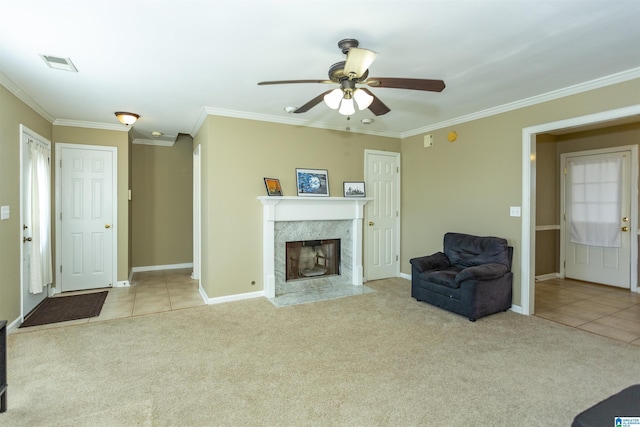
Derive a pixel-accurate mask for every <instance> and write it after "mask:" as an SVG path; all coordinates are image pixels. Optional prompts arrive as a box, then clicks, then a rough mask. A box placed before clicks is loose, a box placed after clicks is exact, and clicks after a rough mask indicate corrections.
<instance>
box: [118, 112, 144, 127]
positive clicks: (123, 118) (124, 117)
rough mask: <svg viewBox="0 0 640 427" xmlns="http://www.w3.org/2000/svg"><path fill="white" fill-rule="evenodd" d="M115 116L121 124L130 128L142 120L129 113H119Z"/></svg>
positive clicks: (136, 115)
mask: <svg viewBox="0 0 640 427" xmlns="http://www.w3.org/2000/svg"><path fill="white" fill-rule="evenodd" d="M115 115H116V117H117V118H118V120H120V123H122V124H123V125H125V126H130V125H132V124H134V123H135V122H136V121H137V120H138V119H139V118H140V116H139V115H138V114H135V113H127V112H125V111H117V112H116V113H115Z"/></svg>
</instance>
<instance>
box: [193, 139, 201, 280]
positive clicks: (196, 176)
mask: <svg viewBox="0 0 640 427" xmlns="http://www.w3.org/2000/svg"><path fill="white" fill-rule="evenodd" d="M200 154H201V150H200V145H198V146H197V147H196V148H195V149H194V150H193V273H192V275H191V278H192V279H193V280H197V281H198V287H199V286H200V270H201V256H200V253H201V251H202V231H201V230H202V212H201V211H200V209H201V206H202V199H201V190H200V188H201V186H202V157H201V155H200Z"/></svg>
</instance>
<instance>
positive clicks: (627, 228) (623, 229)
mask: <svg viewBox="0 0 640 427" xmlns="http://www.w3.org/2000/svg"><path fill="white" fill-rule="evenodd" d="M620 230H622V231H629V227H620Z"/></svg>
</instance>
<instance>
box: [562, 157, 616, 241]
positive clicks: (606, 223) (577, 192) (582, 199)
mask: <svg viewBox="0 0 640 427" xmlns="http://www.w3.org/2000/svg"><path fill="white" fill-rule="evenodd" d="M570 179H571V187H570V191H571V206H570V209H571V242H572V243H578V244H582V245H590V246H603V247H609V248H619V247H621V246H622V243H621V232H620V219H621V214H622V159H621V158H620V157H618V158H602V159H584V160H582V159H581V160H573V161H571V165H570Z"/></svg>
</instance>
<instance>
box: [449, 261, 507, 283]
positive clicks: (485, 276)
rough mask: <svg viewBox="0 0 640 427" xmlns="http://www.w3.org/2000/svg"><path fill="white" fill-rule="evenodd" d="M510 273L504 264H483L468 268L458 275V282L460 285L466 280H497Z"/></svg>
mask: <svg viewBox="0 0 640 427" xmlns="http://www.w3.org/2000/svg"><path fill="white" fill-rule="evenodd" d="M507 271H509V269H508V268H507V266H506V265H504V264H495V263H492V264H483V265H476V266H473V267H468V268H465V269H464V270H462V271H461V272H460V273H458V274H457V275H456V278H455V280H456V282H458V283H460V282H462V281H464V280H469V279H474V280H490V279H497V278H498V277H501V276H504V274H505V273H506V272H507Z"/></svg>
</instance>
